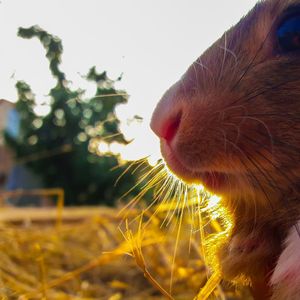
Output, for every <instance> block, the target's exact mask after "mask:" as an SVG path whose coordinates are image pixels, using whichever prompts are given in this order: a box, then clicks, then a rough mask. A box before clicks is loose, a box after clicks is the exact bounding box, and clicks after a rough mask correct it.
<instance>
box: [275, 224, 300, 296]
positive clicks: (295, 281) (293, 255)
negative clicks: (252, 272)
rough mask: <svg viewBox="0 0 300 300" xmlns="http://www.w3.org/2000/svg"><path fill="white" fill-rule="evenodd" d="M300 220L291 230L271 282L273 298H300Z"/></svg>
mask: <svg viewBox="0 0 300 300" xmlns="http://www.w3.org/2000/svg"><path fill="white" fill-rule="evenodd" d="M299 228H300V221H299V222H298V224H296V225H294V227H293V228H292V229H291V230H290V233H289V235H288V237H287V239H286V241H285V247H284V250H283V252H282V253H281V255H280V257H279V260H278V262H277V265H276V267H275V270H274V273H273V275H272V277H271V281H270V284H271V286H272V289H273V291H274V294H273V297H272V300H280V299H287V300H288V299H295V300H296V299H300V235H299Z"/></svg>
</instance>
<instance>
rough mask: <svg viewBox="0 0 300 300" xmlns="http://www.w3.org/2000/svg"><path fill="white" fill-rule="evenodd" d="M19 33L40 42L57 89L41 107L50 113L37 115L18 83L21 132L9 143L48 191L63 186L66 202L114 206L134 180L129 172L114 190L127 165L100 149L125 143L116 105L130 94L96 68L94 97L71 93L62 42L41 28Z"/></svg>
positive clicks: (33, 101) (27, 92)
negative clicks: (64, 65) (116, 85)
mask: <svg viewBox="0 0 300 300" xmlns="http://www.w3.org/2000/svg"><path fill="white" fill-rule="evenodd" d="M18 35H19V36H20V37H22V38H27V39H31V38H34V37H35V38H38V39H39V41H40V42H41V43H42V45H43V47H44V48H45V50H46V57H47V59H48V61H49V68H50V71H51V73H52V75H53V76H54V78H55V79H56V85H55V86H54V87H53V88H52V89H51V90H50V92H49V97H50V103H48V104H45V105H44V106H43V107H44V108H46V109H47V108H48V109H49V113H48V114H46V115H45V116H39V115H38V114H37V113H35V111H36V107H37V102H36V99H35V95H34V93H33V91H32V90H31V88H30V86H29V85H28V84H27V83H26V82H24V81H19V82H17V84H16V88H17V91H18V101H17V103H16V110H17V112H18V114H19V118H20V130H19V134H18V136H17V137H15V138H14V137H12V136H10V135H9V134H8V133H6V135H5V136H6V142H7V144H8V145H9V146H10V147H11V148H12V149H13V151H14V152H15V154H16V158H17V160H19V161H21V162H23V163H25V165H26V166H28V167H29V168H30V169H31V170H33V171H34V172H35V173H36V174H37V175H38V176H40V177H41V178H42V180H43V183H44V185H45V187H47V188H50V187H62V188H64V190H65V193H66V204H72V205H74V204H98V203H105V204H109V205H111V204H113V201H114V200H116V199H118V198H119V197H120V196H121V195H122V194H123V193H125V192H126V191H128V190H129V189H130V188H131V187H132V186H134V183H135V178H134V177H133V175H130V174H125V175H124V176H123V177H122V180H121V181H120V182H119V183H118V185H117V186H116V187H114V183H115V181H116V179H117V178H118V177H119V175H120V174H122V173H123V171H124V170H125V169H126V168H127V164H122V166H120V167H118V164H119V160H120V158H119V157H117V156H114V155H112V154H107V153H106V154H103V153H102V154H101V153H99V150H98V147H97V145H98V144H99V142H100V143H101V142H103V143H104V142H105V143H107V144H108V145H109V144H110V143H112V142H117V143H121V144H126V143H127V141H126V140H125V138H124V136H123V135H122V134H121V132H120V131H119V120H118V119H117V117H116V115H115V107H116V106H117V105H119V104H125V103H127V94H126V93H125V92H124V91H118V90H116V89H115V88H114V83H115V81H113V80H111V79H109V78H108V76H107V74H106V72H103V73H97V71H96V68H95V67H92V68H91V69H90V71H89V72H88V74H87V76H86V77H85V78H86V80H88V81H91V82H93V83H95V85H96V87H97V88H96V93H95V96H94V97H93V98H91V99H85V98H84V97H85V96H84V90H82V89H79V88H78V89H72V88H71V87H70V82H69V81H68V80H67V78H66V75H65V73H63V72H62V71H61V69H60V64H61V56H62V52H63V47H62V43H61V40H60V39H59V38H57V37H55V36H53V35H51V34H49V33H48V32H46V31H45V30H43V29H41V28H39V27H38V26H33V27H30V28H20V29H19V32H18ZM120 79H121V78H118V79H117V80H120ZM47 105H48V107H47ZM49 106H50V107H49ZM93 152H94V153H93ZM133 193H134V191H133ZM131 195H132V194H131ZM128 196H129V197H130V195H128Z"/></svg>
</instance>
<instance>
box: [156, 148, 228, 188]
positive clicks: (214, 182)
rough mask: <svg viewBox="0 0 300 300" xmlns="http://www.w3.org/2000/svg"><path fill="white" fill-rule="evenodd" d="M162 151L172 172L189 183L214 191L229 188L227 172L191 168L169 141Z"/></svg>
mask: <svg viewBox="0 0 300 300" xmlns="http://www.w3.org/2000/svg"><path fill="white" fill-rule="evenodd" d="M161 152H162V155H163V157H164V159H165V162H166V164H167V166H168V168H169V169H170V170H171V172H172V173H174V174H175V175H176V176H177V177H179V178H180V179H181V180H183V181H184V182H186V183H187V184H202V185H204V187H205V188H206V189H208V190H209V191H211V192H214V193H222V192H226V191H227V190H228V186H229V185H230V183H229V181H228V175H227V174H226V173H223V172H216V171H213V170H205V171H202V170H191V169H190V168H188V167H187V166H185V165H184V163H182V161H181V160H180V159H179V158H178V156H176V153H174V151H173V150H172V148H171V147H170V146H169V145H168V144H167V143H166V144H165V143H162V145H161Z"/></svg>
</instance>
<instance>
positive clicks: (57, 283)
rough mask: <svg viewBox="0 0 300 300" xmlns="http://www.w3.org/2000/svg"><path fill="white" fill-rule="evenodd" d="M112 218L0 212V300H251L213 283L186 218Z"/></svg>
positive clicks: (109, 212)
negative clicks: (59, 217)
mask: <svg viewBox="0 0 300 300" xmlns="http://www.w3.org/2000/svg"><path fill="white" fill-rule="evenodd" d="M118 211H119V209H117V208H116V209H109V208H105V207H90V208H84V207H82V208H64V210H63V212H62V222H60V221H58V220H57V214H56V211H55V208H41V209H30V208H27V209H25V208H23V209H16V208H1V210H0V238H1V239H0V272H1V273H0V299H3V300H4V299H18V300H26V299H54V300H56V299H57V300H65V299H75V300H77V299H78V300H79V299H80V300H96V299H97V300H101V299H103V300H104V299H105V300H121V299H130V300H138V299H143V300H146V299H149V300H154V299H156V300H158V299H176V300H189V299H205V298H204V296H203V295H206V296H208V294H211V295H210V296H209V298H208V299H231V300H234V299H245V300H246V299H251V297H250V296H249V292H248V290H247V289H241V288H237V287H232V286H230V285H228V284H226V283H223V282H221V283H220V284H218V283H219V280H218V278H214V276H213V274H211V273H210V271H209V270H208V268H207V267H206V265H205V263H204V262H203V255H202V251H201V246H200V245H201V243H200V239H201V234H200V231H199V230H191V222H190V219H189V217H188V215H186V214H179V213H177V212H174V214H177V217H176V216H174V217H173V218H172V219H171V218H170V219H169V220H168V221H167V222H166V221H165V223H168V224H163V225H162V223H164V220H165V215H166V213H165V212H164V208H163V207H162V208H161V211H159V212H157V211H156V213H155V214H153V211H148V210H144V212H143V213H142V214H141V212H142V211H143V209H142V208H136V209H130V210H123V211H122V212H121V213H118ZM178 226H180V227H181V230H180V231H178ZM208 278H210V282H209V283H208V284H206V283H207V279H208ZM204 286H205V293H204V294H203V293H202V294H199V295H198V298H197V294H198V293H199V291H200V290H201V289H202V288H203V287H204ZM201 295H202V296H201Z"/></svg>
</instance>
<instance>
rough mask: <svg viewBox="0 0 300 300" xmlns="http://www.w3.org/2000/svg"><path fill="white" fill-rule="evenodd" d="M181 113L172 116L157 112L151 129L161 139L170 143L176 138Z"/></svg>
mask: <svg viewBox="0 0 300 300" xmlns="http://www.w3.org/2000/svg"><path fill="white" fill-rule="evenodd" d="M181 115H182V113H181V112H177V113H174V114H172V115H166V114H164V113H159V112H157V111H156V112H155V113H154V114H153V117H152V120H151V129H152V130H153V131H154V133H155V134H156V135H157V136H158V137H159V138H161V139H165V140H166V141H167V142H168V143H170V142H171V141H172V140H173V138H174V137H175V135H176V133H177V131H178V128H179V126H180V122H181Z"/></svg>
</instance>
